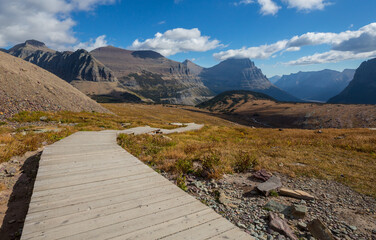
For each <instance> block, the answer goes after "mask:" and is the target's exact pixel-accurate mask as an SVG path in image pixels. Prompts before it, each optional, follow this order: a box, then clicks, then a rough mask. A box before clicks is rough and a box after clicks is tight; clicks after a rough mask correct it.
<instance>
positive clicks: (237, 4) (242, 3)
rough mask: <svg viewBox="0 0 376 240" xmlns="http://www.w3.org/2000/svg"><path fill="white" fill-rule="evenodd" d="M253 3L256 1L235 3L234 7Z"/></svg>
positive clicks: (243, 0) (245, 0)
mask: <svg viewBox="0 0 376 240" xmlns="http://www.w3.org/2000/svg"><path fill="white" fill-rule="evenodd" d="M251 3H254V1H253V0H242V1H239V2H234V5H235V6H239V5H248V4H251Z"/></svg>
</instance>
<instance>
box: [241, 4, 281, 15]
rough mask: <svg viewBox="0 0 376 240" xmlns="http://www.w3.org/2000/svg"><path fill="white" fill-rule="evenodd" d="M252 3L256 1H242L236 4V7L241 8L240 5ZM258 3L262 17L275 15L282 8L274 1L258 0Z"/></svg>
mask: <svg viewBox="0 0 376 240" xmlns="http://www.w3.org/2000/svg"><path fill="white" fill-rule="evenodd" d="M251 3H255V1H254V0H241V1H238V2H234V5H235V6H240V5H248V4H251ZM257 3H258V4H259V5H260V6H261V9H260V13H261V14H262V15H275V14H276V13H277V12H278V11H279V9H280V8H281V7H280V6H278V5H277V4H276V3H275V2H274V1H273V0H257Z"/></svg>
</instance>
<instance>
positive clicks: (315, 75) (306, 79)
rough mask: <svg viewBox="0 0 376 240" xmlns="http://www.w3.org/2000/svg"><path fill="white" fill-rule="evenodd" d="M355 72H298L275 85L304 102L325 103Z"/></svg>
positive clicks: (347, 70) (349, 70) (326, 70)
mask: <svg viewBox="0 0 376 240" xmlns="http://www.w3.org/2000/svg"><path fill="white" fill-rule="evenodd" d="M354 74H355V70H352V69H345V70H344V71H343V72H339V71H334V70H329V69H325V70H322V71H311V72H298V73H294V74H290V75H283V76H282V77H280V78H279V80H278V81H277V82H276V83H275V85H276V86H277V87H279V88H281V89H283V90H285V91H286V92H288V93H290V94H291V95H294V96H295V97H297V98H300V99H303V100H306V101H317V102H326V101H327V100H328V99H329V98H331V97H333V96H335V95H337V94H339V93H340V92H341V91H342V90H343V89H345V87H346V86H347V85H348V84H349V82H350V81H351V80H352V79H353V77H354Z"/></svg>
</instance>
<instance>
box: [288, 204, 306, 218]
mask: <svg viewBox="0 0 376 240" xmlns="http://www.w3.org/2000/svg"><path fill="white" fill-rule="evenodd" d="M306 214H307V207H306V206H304V205H297V204H294V205H293V206H292V208H291V215H292V216H293V217H294V218H296V219H303V218H304V217H305V216H306Z"/></svg>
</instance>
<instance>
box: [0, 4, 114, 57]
mask: <svg viewBox="0 0 376 240" xmlns="http://www.w3.org/2000/svg"><path fill="white" fill-rule="evenodd" d="M115 1H116V0H23V1H19V0H17V1H9V0H0V22H1V24H0V47H6V46H9V45H13V44H17V43H20V42H24V41H25V40H27V39H37V40H40V41H43V42H45V43H46V44H47V45H48V46H50V47H52V48H56V49H59V50H63V49H69V48H72V46H73V45H75V44H78V43H77V42H78V40H77V38H76V37H75V36H74V32H73V30H72V28H73V27H74V26H75V25H76V22H75V21H74V20H73V19H72V17H71V16H70V14H71V13H72V12H73V11H91V10H93V9H94V8H95V7H96V6H98V5H100V4H111V3H114V2H115Z"/></svg>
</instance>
